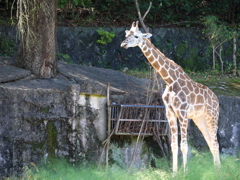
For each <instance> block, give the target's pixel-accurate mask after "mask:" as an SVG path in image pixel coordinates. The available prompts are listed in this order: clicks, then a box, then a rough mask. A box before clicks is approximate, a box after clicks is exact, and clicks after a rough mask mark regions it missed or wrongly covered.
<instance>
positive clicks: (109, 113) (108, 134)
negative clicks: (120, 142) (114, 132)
mask: <svg viewBox="0 0 240 180" xmlns="http://www.w3.org/2000/svg"><path fill="white" fill-rule="evenodd" d="M109 89H110V83H108V85H107V109H108V118H107V119H108V130H107V136H108V137H109V139H108V141H107V148H106V169H108V151H109V145H110V131H111V109H110V108H111V107H110V100H109V97H110V92H109Z"/></svg>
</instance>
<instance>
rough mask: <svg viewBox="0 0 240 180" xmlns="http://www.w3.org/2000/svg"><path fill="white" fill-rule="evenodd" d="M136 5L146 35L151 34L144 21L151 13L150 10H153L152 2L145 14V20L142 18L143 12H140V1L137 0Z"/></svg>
mask: <svg viewBox="0 0 240 180" xmlns="http://www.w3.org/2000/svg"><path fill="white" fill-rule="evenodd" d="M135 4H136V8H137V12H138V18H139V21H140V23H141V25H142V27H143V29H144V31H145V33H149V30H148V28H147V27H146V26H145V24H144V22H143V21H144V19H145V17H146V16H147V14H148V12H149V11H150V9H151V7H152V2H150V4H149V7H148V9H147V11H146V12H145V14H144V16H143V18H142V15H141V12H140V9H139V5H138V1H137V0H135Z"/></svg>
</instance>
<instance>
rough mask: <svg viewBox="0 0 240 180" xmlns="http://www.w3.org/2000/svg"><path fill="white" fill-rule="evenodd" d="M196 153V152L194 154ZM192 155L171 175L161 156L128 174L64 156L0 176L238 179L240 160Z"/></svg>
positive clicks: (114, 179)
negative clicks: (216, 160) (215, 162)
mask: <svg viewBox="0 0 240 180" xmlns="http://www.w3.org/2000/svg"><path fill="white" fill-rule="evenodd" d="M194 153H195V154H194ZM192 155H193V156H192V157H191V158H190V160H189V162H188V165H187V167H188V170H187V172H185V173H184V172H183V170H182V169H181V167H180V169H179V171H178V173H177V174H176V175H175V176H173V173H172V171H171V169H169V168H168V165H166V163H165V160H164V159H158V160H157V164H158V165H157V168H152V167H149V168H144V169H143V168H142V169H135V170H134V171H132V172H130V173H128V172H127V170H126V169H123V168H120V167H119V166H117V165H112V166H110V167H109V168H108V170H106V169H105V167H100V168H97V167H96V166H94V165H88V166H82V165H75V166H73V165H71V164H70V163H68V162H67V161H66V160H64V159H57V160H56V159H55V160H52V161H50V162H48V163H47V164H46V163H45V164H42V165H41V166H39V167H37V166H36V165H35V164H33V163H31V164H30V165H29V167H25V168H24V175H23V176H22V177H18V178H16V177H9V178H4V177H3V179H8V180H15V179H19V180H25V179H29V180H30V179H34V180H35V179H36V180H38V179H39V180H40V179H41V180H48V179H49V180H50V179H51V180H59V179H67V180H86V179H89V180H90V179H98V180H122V179H128V180H139V179H141V180H148V179H152V180H160V179H161V180H162V179H165V180H173V179H178V180H181V179H183V180H185V179H186V180H192V179H194V180H205V179H208V180H215V179H226V180H227V179H229V180H230V179H231V180H234V179H236V180H237V179H240V171H239V169H240V159H239V158H236V157H233V156H230V155H222V156H221V162H222V165H221V167H220V168H216V167H215V168H214V166H213V160H212V155H211V154H210V153H206V152H201V153H198V152H196V151H195V152H193V153H192Z"/></svg>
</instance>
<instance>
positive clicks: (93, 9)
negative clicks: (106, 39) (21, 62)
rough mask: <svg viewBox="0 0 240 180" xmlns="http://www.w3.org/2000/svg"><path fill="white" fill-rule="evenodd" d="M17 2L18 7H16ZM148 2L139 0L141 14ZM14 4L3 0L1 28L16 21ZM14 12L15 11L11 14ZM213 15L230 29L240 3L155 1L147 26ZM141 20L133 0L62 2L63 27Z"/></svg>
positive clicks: (184, 22)
mask: <svg viewBox="0 0 240 180" xmlns="http://www.w3.org/2000/svg"><path fill="white" fill-rule="evenodd" d="M14 2H15V3H14ZM149 2H150V1H149V0H139V6H140V9H141V11H142V12H145V11H146V10H147V8H148V6H149ZM16 6H17V3H16V1H14V0H0V16H1V17H0V18H1V20H0V24H1V25H9V24H11V23H12V21H10V17H11V14H12V18H13V22H15V21H16V17H15V14H16ZM11 10H12V11H11ZM209 15H214V16H216V17H217V18H219V19H220V20H221V21H222V22H224V23H227V24H229V25H231V26H235V25H236V24H238V23H240V0H177V1H176V0H152V8H151V10H150V12H149V14H148V15H147V17H146V20H145V23H146V24H147V25H150V26H152V27H159V26H187V27H188V26H196V25H199V24H200V21H201V19H202V18H203V17H205V16H209ZM137 18H138V16H137V12H136V7H135V2H134V0H59V1H58V25H60V26H129V23H132V21H135V20H136V19H137Z"/></svg>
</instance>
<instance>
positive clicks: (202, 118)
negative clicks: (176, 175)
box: [121, 22, 220, 172]
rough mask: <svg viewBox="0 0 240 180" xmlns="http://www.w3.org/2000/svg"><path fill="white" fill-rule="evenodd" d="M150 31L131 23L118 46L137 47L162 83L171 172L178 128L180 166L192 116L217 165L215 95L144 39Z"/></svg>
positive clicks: (174, 164) (218, 160)
mask: <svg viewBox="0 0 240 180" xmlns="http://www.w3.org/2000/svg"><path fill="white" fill-rule="evenodd" d="M151 36H152V35H151V34H150V33H142V32H141V31H139V28H138V22H136V23H135V22H133V24H132V27H131V29H130V30H129V31H128V30H127V31H126V38H125V40H124V41H123V42H122V43H121V47H124V48H126V49H127V48H129V47H136V46H139V47H140V49H141V50H142V52H143V54H144V55H145V57H146V58H147V59H148V61H149V63H150V64H151V65H152V66H153V67H154V69H155V70H156V71H157V72H158V74H159V75H160V76H161V77H162V78H163V80H164V81H165V82H166V89H165V91H164V93H163V95H162V98H163V101H164V104H165V106H166V116H167V119H168V122H169V126H170V129H171V141H172V142H171V149H172V155H173V171H174V172H176V171H177V168H178V127H177V119H178V121H179V124H180V130H181V151H182V154H183V166H184V170H185V169H186V164H187V153H188V143H187V129H188V119H192V120H193V121H194V123H195V124H196V125H197V127H198V128H199V130H200V131H201V132H202V134H203V136H204V138H205V140H206V142H207V144H208V146H209V148H210V151H211V153H212V155H213V159H214V164H215V165H220V159H219V144H218V141H217V129H218V116H219V102H218V98H217V96H216V95H215V94H214V93H213V92H212V91H211V90H210V89H209V88H208V87H207V86H204V85H202V84H200V83H197V82H195V81H193V80H192V79H191V78H190V77H188V75H187V74H186V73H185V72H184V71H183V69H182V68H181V66H179V65H178V64H176V63H175V62H174V61H172V60H170V59H168V58H167V57H166V56H165V55H164V54H163V53H162V52H160V51H159V50H158V49H157V48H156V47H155V46H154V45H153V44H152V43H151V42H150V41H149V40H148V39H147V38H149V37H151Z"/></svg>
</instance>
